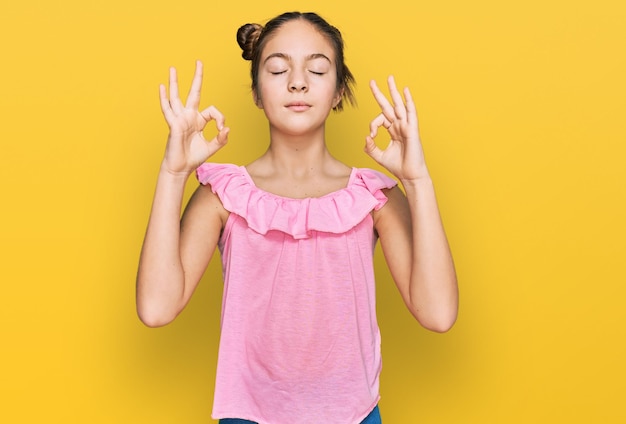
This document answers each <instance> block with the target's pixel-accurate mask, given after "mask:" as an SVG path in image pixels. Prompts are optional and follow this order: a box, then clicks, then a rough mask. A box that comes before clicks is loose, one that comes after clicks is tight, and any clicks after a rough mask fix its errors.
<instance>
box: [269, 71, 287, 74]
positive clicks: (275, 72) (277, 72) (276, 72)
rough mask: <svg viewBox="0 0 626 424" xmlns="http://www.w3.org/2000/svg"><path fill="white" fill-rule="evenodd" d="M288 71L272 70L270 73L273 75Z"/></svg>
mask: <svg viewBox="0 0 626 424" xmlns="http://www.w3.org/2000/svg"><path fill="white" fill-rule="evenodd" d="M285 72H287V71H274V72H270V74H272V75H280V74H284V73H285Z"/></svg>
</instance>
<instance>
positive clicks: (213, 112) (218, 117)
mask: <svg viewBox="0 0 626 424" xmlns="http://www.w3.org/2000/svg"><path fill="white" fill-rule="evenodd" d="M200 115H202V117H203V118H204V119H205V120H206V121H207V122H209V121H210V120H212V119H213V120H215V125H216V126H217V129H218V130H219V131H221V130H222V129H223V128H224V124H225V123H226V119H225V118H224V115H222V112H220V111H219V110H218V109H217V108H216V107H215V106H209V107H208V108H206V109H204V110H203V111H201V112H200Z"/></svg>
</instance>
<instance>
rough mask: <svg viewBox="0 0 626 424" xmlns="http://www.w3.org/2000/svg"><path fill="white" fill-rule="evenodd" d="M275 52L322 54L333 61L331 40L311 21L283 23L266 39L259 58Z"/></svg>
mask: <svg viewBox="0 0 626 424" xmlns="http://www.w3.org/2000/svg"><path fill="white" fill-rule="evenodd" d="M276 53H285V54H287V55H289V56H294V57H295V56H298V55H302V56H308V55H313V54H318V53H321V54H324V55H325V56H327V57H328V58H330V59H331V60H333V61H334V58H335V51H334V50H333V46H332V44H331V42H330V41H329V40H328V38H326V36H324V35H322V33H321V32H320V31H319V30H318V29H317V28H316V27H315V26H314V25H313V24H311V23H309V22H307V21H306V20H303V19H295V20H292V21H289V22H286V23H285V24H283V25H282V26H281V27H280V28H278V29H277V30H276V31H275V32H274V33H273V34H272V36H271V38H270V39H269V40H268V41H267V43H266V44H265V46H264V48H263V52H262V54H261V60H264V59H265V58H266V57H267V56H269V55H271V54H276Z"/></svg>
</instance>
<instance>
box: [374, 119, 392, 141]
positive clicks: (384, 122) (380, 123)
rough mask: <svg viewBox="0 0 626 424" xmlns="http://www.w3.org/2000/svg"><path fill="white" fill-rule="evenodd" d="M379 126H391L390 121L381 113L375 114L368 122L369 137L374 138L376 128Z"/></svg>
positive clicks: (386, 127) (376, 133)
mask: <svg viewBox="0 0 626 424" xmlns="http://www.w3.org/2000/svg"><path fill="white" fill-rule="evenodd" d="M380 127H383V128H385V129H386V130H389V128H390V127H391V121H390V120H389V119H387V117H386V116H385V115H384V114H382V113H381V114H379V115H377V116H376V117H375V118H374V119H372V121H371V122H370V137H372V138H375V137H376V136H377V135H378V128H380Z"/></svg>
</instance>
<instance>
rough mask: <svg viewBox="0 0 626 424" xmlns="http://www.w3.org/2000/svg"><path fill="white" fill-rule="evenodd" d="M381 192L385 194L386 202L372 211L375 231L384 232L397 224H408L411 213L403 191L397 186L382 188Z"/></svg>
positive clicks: (403, 225)
mask: <svg viewBox="0 0 626 424" xmlns="http://www.w3.org/2000/svg"><path fill="white" fill-rule="evenodd" d="M383 192H384V193H385V196H387V203H385V205H384V206H383V207H382V208H380V209H379V210H375V211H373V212H372V218H373V219H374V227H375V228H376V231H377V232H378V233H379V234H381V233H383V234H384V233H385V232H387V231H388V230H390V229H392V228H398V226H401V227H404V228H406V226H407V225H408V226H410V223H411V214H410V209H409V203H408V201H407V198H406V196H405V195H404V192H403V191H402V190H401V189H400V187H398V186H395V187H392V188H388V189H384V190H383Z"/></svg>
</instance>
